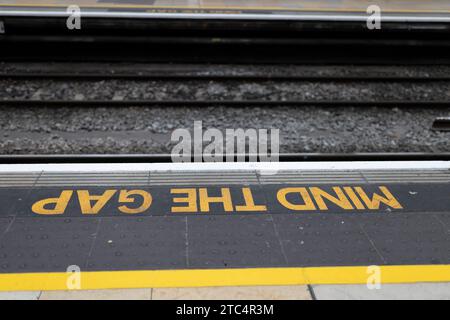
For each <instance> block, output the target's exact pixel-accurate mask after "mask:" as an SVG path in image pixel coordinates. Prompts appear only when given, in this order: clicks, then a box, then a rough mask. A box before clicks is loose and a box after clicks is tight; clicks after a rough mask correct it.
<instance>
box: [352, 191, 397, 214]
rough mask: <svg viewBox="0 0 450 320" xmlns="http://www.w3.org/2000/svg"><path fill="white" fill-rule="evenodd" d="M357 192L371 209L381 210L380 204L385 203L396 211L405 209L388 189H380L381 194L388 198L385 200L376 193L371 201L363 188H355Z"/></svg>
mask: <svg viewBox="0 0 450 320" xmlns="http://www.w3.org/2000/svg"><path fill="white" fill-rule="evenodd" d="M355 190H356V192H358V194H359V196H360V197H361V199H362V200H363V201H364V203H365V204H366V206H367V208H369V209H372V210H378V209H379V208H380V202H383V203H384V204H386V205H388V206H390V207H392V208H394V209H403V207H402V206H401V205H400V203H399V202H398V201H397V200H396V199H395V198H394V196H393V195H392V194H391V193H390V192H389V190H388V188H386V187H380V190H381V192H383V193H384V196H385V197H386V198H383V197H382V196H380V195H378V194H376V193H374V194H373V197H372V200H370V199H369V197H368V196H367V194H366V193H365V192H364V190H363V189H362V188H361V187H355Z"/></svg>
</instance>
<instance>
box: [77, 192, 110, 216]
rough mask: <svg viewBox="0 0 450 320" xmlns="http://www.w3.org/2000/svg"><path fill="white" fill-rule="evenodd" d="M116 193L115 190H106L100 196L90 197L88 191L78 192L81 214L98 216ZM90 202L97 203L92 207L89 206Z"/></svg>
mask: <svg viewBox="0 0 450 320" xmlns="http://www.w3.org/2000/svg"><path fill="white" fill-rule="evenodd" d="M116 191H117V190H106V191H105V192H104V193H103V194H102V195H100V196H91V195H90V194H89V191H88V190H78V201H79V202H80V207H81V213H83V214H98V213H99V211H100V210H102V209H103V207H104V206H105V204H106V203H107V202H108V201H109V200H110V199H111V198H112V196H113V195H114V194H115V193H116ZM91 201H97V202H96V203H95V205H94V206H91Z"/></svg>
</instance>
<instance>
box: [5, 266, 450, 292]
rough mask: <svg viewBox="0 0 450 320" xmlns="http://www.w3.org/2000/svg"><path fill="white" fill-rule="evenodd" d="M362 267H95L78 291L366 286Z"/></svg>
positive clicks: (445, 276) (424, 278)
mask: <svg viewBox="0 0 450 320" xmlns="http://www.w3.org/2000/svg"><path fill="white" fill-rule="evenodd" d="M379 268H380V269H379V271H380V282H381V283H383V284H395V283H418V282H450V265H404V266H379ZM370 271H371V269H369V267H368V266H356V267H355V266H351V267H311V268H310V267H308V268H248V269H206V270H149V271H95V272H82V273H80V285H81V286H80V287H79V290H92V289H131V288H177V287H178V288H180V287H221V286H222V287H224V286H273V285H307V284H315V285H319V284H366V283H367V282H368V279H369V277H370V276H371V272H370ZM71 276H73V273H63V272H58V273H23V274H19V273H15V274H0V291H35V290H39V291H40V290H44V291H46V290H68V288H70V287H69V286H68V283H72V282H71V281H73V279H72V278H71Z"/></svg>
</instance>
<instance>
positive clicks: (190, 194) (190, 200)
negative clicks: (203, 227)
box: [170, 189, 198, 212]
mask: <svg viewBox="0 0 450 320" xmlns="http://www.w3.org/2000/svg"><path fill="white" fill-rule="evenodd" d="M170 193H171V194H187V197H185V198H173V202H175V203H187V206H186V207H172V212H197V211H198V209H197V190H196V189H170Z"/></svg>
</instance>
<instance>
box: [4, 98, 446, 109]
mask: <svg viewBox="0 0 450 320" xmlns="http://www.w3.org/2000/svg"><path fill="white" fill-rule="evenodd" d="M0 106H8V107H18V108H19V107H138V106H148V107H150V106H158V107H164V106H167V107H169V106H170V107H214V106H226V107H255V106H273V107H277V106H318V107H374V106H377V107H421V108H424V107H450V100H449V101H442V100H440V101H417V100H413V101H406V100H398V101H395V100H384V101H351V100H346V101H335V100H333V101H330V100H324V101H320V100H315V101H314V100H23V99H12V100H0Z"/></svg>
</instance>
